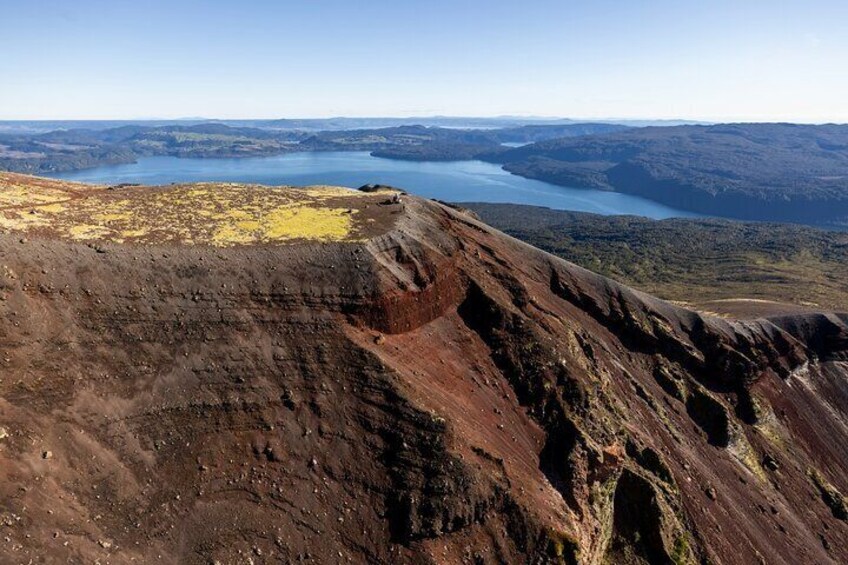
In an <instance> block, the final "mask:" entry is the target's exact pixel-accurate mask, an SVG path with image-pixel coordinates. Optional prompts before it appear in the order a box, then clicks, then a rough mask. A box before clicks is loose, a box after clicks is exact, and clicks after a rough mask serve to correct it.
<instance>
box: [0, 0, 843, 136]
mask: <svg viewBox="0 0 848 565" xmlns="http://www.w3.org/2000/svg"><path fill="white" fill-rule="evenodd" d="M437 114H438V115H462V116H492V115H504V114H513V115H539V116H561V117H574V118H609V117H616V118H688V119H704V120H715V121H720V120H762V121H773V120H787V121H803V122H821V121H838V122H848V0H807V1H794V0H792V1H788V0H787V1H781V0H653V1H648V0H643V1H639V0H584V1H581V2H576V1H571V0H297V1H289V0H227V1H223V0H220V1H219V0H167V1H166V0H134V1H125V0H0V119H42V118H44V119H63V118H68V119H70V118H85V119H94V118H131V119H137V118H153V117H156V118H177V117H197V116H203V117H215V118H276V117H328V116H340V115H344V116H411V115H419V116H420V115H437Z"/></svg>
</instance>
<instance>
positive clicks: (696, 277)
mask: <svg viewBox="0 0 848 565" xmlns="http://www.w3.org/2000/svg"><path fill="white" fill-rule="evenodd" d="M462 206H463V207H467V208H469V209H470V210H472V211H474V212H475V213H477V214H478V215H479V216H480V217H481V218H482V219H483V220H484V221H485V222H487V223H488V224H490V225H492V226H494V227H496V228H498V229H500V230H502V231H505V232H507V233H508V234H510V235H512V236H514V237H517V238H518V239H521V240H524V241H526V242H528V243H530V244H531V245H534V246H536V247H539V248H541V249H544V250H545V251H548V252H550V253H554V254H555V255H559V256H560V257H562V258H564V259H567V260H569V261H572V262H575V263H577V264H578V265H580V266H582V267H585V268H587V269H589V270H592V271H595V272H598V273H601V274H604V275H607V276H609V277H612V278H614V279H616V280H618V281H621V282H624V283H626V284H629V285H632V286H635V287H637V288H639V289H641V290H644V291H646V292H649V293H651V294H656V295H658V296H660V297H661V298H665V299H669V300H677V301H684V302H689V303H693V304H698V305H703V304H705V303H707V302H710V301H714V300H728V299H739V298H751V299H759V300H774V301H778V302H787V303H791V304H795V305H798V306H813V305H818V306H821V307H823V308H827V309H834V310H844V309H845V308H846V307H848V233H844V232H831V231H824V230H818V229H814V228H808V227H804V226H797V225H791V224H773V223H755V222H736V221H729V220H717V219H683V218H675V219H670V220H661V221H657V220H650V219H647V218H639V217H635V216H599V215H595V214H586V213H579V212H564V211H560V210H550V209H547V208H538V207H533V206H518V205H512V204H463V205H462Z"/></svg>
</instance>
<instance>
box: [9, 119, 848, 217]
mask: <svg viewBox="0 0 848 565" xmlns="http://www.w3.org/2000/svg"><path fill="white" fill-rule="evenodd" d="M400 121H401V120H399V119H395V118H381V119H377V118H362V119H353V118H338V119H330V120H264V121H263V120H242V121H230V122H227V123H212V122H207V123H191V122H177V123H174V122H152V123H129V122H126V123H124V122H107V124H109V125H110V126H114V127H105V128H104V127H102V124H101V123H99V122H83V123H75V122H45V123H43V124H41V123H38V122H3V123H0V170H7V171H15V172H25V173H31V174H43V173H52V172H63V171H72V170H79V169H85V168H91V167H96V166H100V165H108V164H116V163H131V162H134V161H135V160H136V159H138V158H139V157H147V156H173V157H195V158H232V157H257V156H267V155H279V154H282V153H288V152H296V151H297V152H300V151H307V152H309V151H368V152H370V153H371V154H372V155H374V156H376V157H384V158H390V159H398V160H410V161H462V160H474V159H479V160H485V161H489V162H492V163H496V164H498V165H502V166H503V167H504V169H506V170H507V171H509V172H511V173H514V174H516V175H520V176H523V177H526V178H531V179H538V180H542V181H546V182H549V183H553V184H558V185H561V186H566V187H572V188H586V189H595V190H605V191H612V192H620V193H625V194H631V195H635V196H639V197H642V198H647V199H650V200H653V201H655V202H659V203H661V204H664V205H666V206H669V207H672V208H676V209H679V210H688V211H692V212H697V213H700V214H705V215H716V216H722V217H731V218H738V219H746V220H767V221H780V222H796V223H804V224H810V225H819V226H827V227H838V228H844V227H846V226H848V126H841V125H820V126H815V125H794V124H720V125H710V126H703V125H682V126H667V127H643V128H632V127H627V126H624V125H621V124H611V123H575V122H571V121H568V120H560V122H562V123H549V122H545V121H543V120H536V121H533V120H524V121H523V122H522V121H521V120H520V119H517V118H515V119H513V118H491V119H483V118H476V119H472V118H468V119H466V118H431V119H428V120H424V121H425V122H426V123H427V124H428V125H395V124H397V123H398V122H400ZM434 124H435V125H434ZM73 125H82V126H85V127H70V128H69V127H68V126H73ZM357 126H369V127H357ZM375 126H382V127H375ZM460 126H462V127H460ZM40 127H58V128H60V129H56V130H53V131H47V132H33V131H28V130H27V129H26V128H30V130H32V128H40ZM318 128H326V129H318Z"/></svg>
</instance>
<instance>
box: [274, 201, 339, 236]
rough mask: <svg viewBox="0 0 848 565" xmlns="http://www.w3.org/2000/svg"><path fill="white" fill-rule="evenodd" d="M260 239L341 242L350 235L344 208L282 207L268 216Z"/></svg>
mask: <svg viewBox="0 0 848 565" xmlns="http://www.w3.org/2000/svg"><path fill="white" fill-rule="evenodd" d="M263 223H264V224H265V225H264V226H263V233H262V238H263V239H265V240H280V239H321V240H341V239H345V238H346V237H347V236H348V233H349V232H350V227H351V214H349V213H348V211H347V209H346V208H306V207H301V208H283V209H281V210H275V211H274V212H272V213H270V214H268V216H267V222H263Z"/></svg>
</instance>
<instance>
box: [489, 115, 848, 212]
mask: <svg viewBox="0 0 848 565" xmlns="http://www.w3.org/2000/svg"><path fill="white" fill-rule="evenodd" d="M487 158H488V159H489V160H492V161H494V162H497V163H502V164H504V166H505V168H506V169H507V170H509V171H511V172H513V173H515V174H518V175H522V176H525V177H530V178H535V179H540V180H544V181H547V182H551V183H554V184H560V185H564V186H572V187H575V186H576V187H584V188H595V189H603V190H614V191H618V192H624V193H628V194H635V195H638V196H642V197H645V198H650V199H652V200H657V201H659V202H662V203H663V204H667V205H669V206H674V207H675V208H682V209H686V210H692V211H695V212H700V213H703V214H715V215H720V216H729V217H735V218H740V219H753V220H776V221H792V222H802V223H809V224H823V225H824V224H830V225H835V224H844V223H845V222H846V219H848V126H840V125H822V126H812V125H794V124H723V125H714V126H679V127H665V128H640V129H631V130H627V131H621V132H615V133H610V134H604V135H593V136H586V137H580V138H573V139H557V140H549V141H542V142H539V143H536V144H533V145H528V146H526V147H519V148H515V149H511V150H509V151H499V152H496V153H494V154H492V155H490V156H488V157H487Z"/></svg>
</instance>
